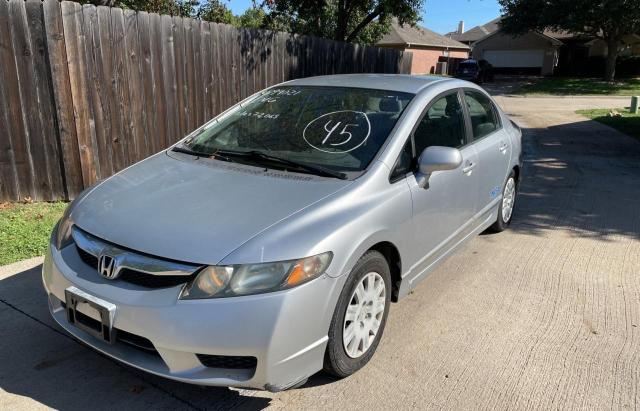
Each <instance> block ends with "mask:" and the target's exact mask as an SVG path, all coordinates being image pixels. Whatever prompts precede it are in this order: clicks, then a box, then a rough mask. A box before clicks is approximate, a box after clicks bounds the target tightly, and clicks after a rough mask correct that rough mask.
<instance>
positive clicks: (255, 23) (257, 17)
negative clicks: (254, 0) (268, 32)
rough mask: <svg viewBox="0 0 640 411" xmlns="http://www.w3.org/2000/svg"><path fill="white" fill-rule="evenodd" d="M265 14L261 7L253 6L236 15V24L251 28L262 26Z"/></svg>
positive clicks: (263, 25)
mask: <svg viewBox="0 0 640 411" xmlns="http://www.w3.org/2000/svg"><path fill="white" fill-rule="evenodd" d="M266 16H267V13H266V12H265V11H264V9H263V8H261V7H257V6H253V7H250V8H248V9H247V10H245V12H244V13H242V14H241V15H239V16H237V18H236V25H237V26H239V27H250V28H253V29H259V28H264V27H265V19H266Z"/></svg>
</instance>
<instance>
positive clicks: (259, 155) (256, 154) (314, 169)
mask: <svg viewBox="0 0 640 411" xmlns="http://www.w3.org/2000/svg"><path fill="white" fill-rule="evenodd" d="M216 154H222V155H223V156H236V157H243V158H253V159H258V160H264V161H269V162H272V163H278V164H281V165H284V166H291V167H294V168H297V169H299V170H300V169H302V170H306V171H308V172H311V173H312V174H316V175H321V176H325V177H333V178H339V179H340V180H346V179H347V175H346V174H345V173H341V172H340V171H334V170H331V169H328V168H325V167H322V166H318V165H311V164H307V163H301V162H298V161H294V160H289V159H286V158H281V157H276V156H272V155H270V154H265V153H263V152H261V151H256V150H250V151H231V150H216V151H215V152H214V155H216Z"/></svg>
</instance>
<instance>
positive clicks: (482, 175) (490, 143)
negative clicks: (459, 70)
mask: <svg viewBox="0 0 640 411" xmlns="http://www.w3.org/2000/svg"><path fill="white" fill-rule="evenodd" d="M464 100H465V106H466V115H467V119H468V124H469V126H470V128H471V134H472V136H473V144H472V145H473V147H474V148H475V151H476V152H477V155H478V165H477V171H476V173H477V179H478V181H477V184H478V186H477V187H476V193H477V200H476V204H477V206H476V212H477V213H481V214H484V213H485V212H486V211H493V207H494V206H496V205H497V203H498V201H499V200H500V198H501V196H502V186H503V184H504V181H505V179H506V176H507V169H508V167H509V159H510V158H511V145H510V139H509V135H508V134H507V132H506V131H505V130H504V127H503V126H502V123H501V122H500V116H499V114H498V110H497V108H496V107H495V105H494V104H493V102H492V101H491V99H490V98H489V97H488V96H486V95H485V94H484V93H482V92H480V91H477V90H470V89H465V90H464Z"/></svg>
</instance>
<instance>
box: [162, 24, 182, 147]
mask: <svg viewBox="0 0 640 411" xmlns="http://www.w3.org/2000/svg"><path fill="white" fill-rule="evenodd" d="M161 38H162V44H161V49H162V72H163V80H164V81H163V83H164V87H165V94H166V106H165V110H164V113H163V115H164V117H165V119H166V122H167V126H166V127H167V139H166V142H165V144H166V145H169V144H172V143H173V142H174V141H175V139H176V136H178V135H180V132H179V127H180V126H179V125H178V123H177V121H176V111H177V106H178V86H177V84H176V63H175V55H174V45H173V43H174V38H173V19H172V18H171V16H166V15H165V16H162V37H161Z"/></svg>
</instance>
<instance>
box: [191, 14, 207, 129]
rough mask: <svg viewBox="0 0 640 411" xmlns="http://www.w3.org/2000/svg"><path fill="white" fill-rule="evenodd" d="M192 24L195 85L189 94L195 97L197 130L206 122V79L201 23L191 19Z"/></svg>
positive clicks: (195, 123)
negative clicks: (203, 72) (203, 64)
mask: <svg viewBox="0 0 640 411" xmlns="http://www.w3.org/2000/svg"><path fill="white" fill-rule="evenodd" d="M188 21H189V24H191V35H192V36H193V38H192V44H193V76H194V77H193V79H194V85H193V88H192V89H190V90H189V92H190V93H191V94H192V95H193V99H192V100H191V102H192V103H193V105H194V112H195V115H194V117H193V118H194V123H193V125H192V128H191V130H195V129H196V127H200V126H201V125H202V123H203V122H204V92H205V81H206V79H205V78H204V77H203V74H202V47H201V44H200V43H201V42H202V32H201V31H200V22H199V21H197V20H193V19H189V20H188Z"/></svg>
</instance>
